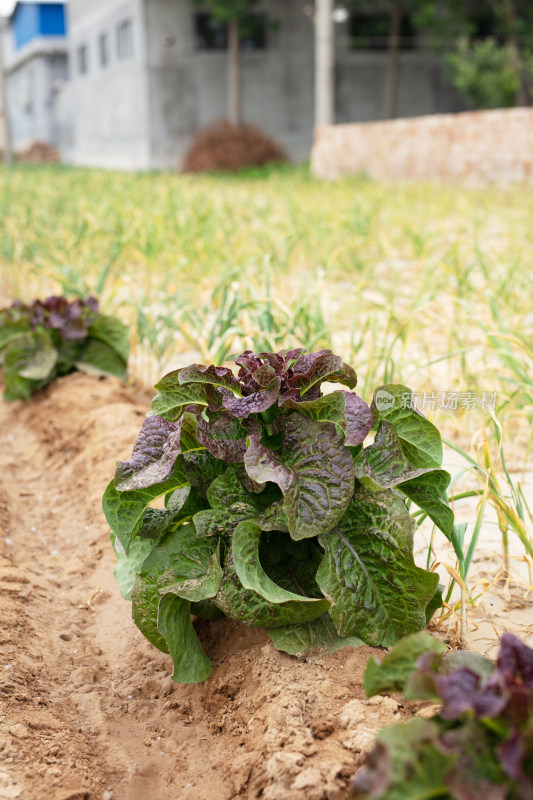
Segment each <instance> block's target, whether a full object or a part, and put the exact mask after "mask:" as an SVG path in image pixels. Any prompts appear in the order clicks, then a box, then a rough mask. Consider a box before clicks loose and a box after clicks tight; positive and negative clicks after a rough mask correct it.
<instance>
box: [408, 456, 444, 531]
mask: <svg viewBox="0 0 533 800" xmlns="http://www.w3.org/2000/svg"><path fill="white" fill-rule="evenodd" d="M450 480H451V476H450V473H449V472H445V470H443V469H438V470H433V471H432V472H426V473H425V474H424V475H420V476H419V477H418V478H413V479H412V480H409V481H404V482H402V483H399V484H398V487H397V488H398V489H399V490H400V492H403V493H404V494H405V495H407V497H408V498H409V499H410V500H412V501H413V503H416V505H417V506H418V507H419V508H421V509H422V510H423V511H425V512H426V514H427V515H428V516H429V518H430V519H432V520H433V522H434V523H435V525H436V526H437V527H438V528H439V529H440V530H441V531H442V532H443V534H444V535H445V536H446V537H447V538H448V539H449V538H450V536H451V533H452V531H453V523H454V516H453V511H452V509H451V508H450V506H449V505H448V502H447V500H446V489H447V488H448V486H449V483H450Z"/></svg>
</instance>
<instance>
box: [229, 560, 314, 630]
mask: <svg viewBox="0 0 533 800" xmlns="http://www.w3.org/2000/svg"><path fill="white" fill-rule="evenodd" d="M214 602H215V604H216V605H217V606H218V607H219V608H220V609H221V611H223V612H224V614H226V616H228V617H230V618H231V619H235V620H238V621H239V622H244V623H246V624H247V625H252V626H253V627H255V628H275V627H279V626H280V625H290V624H293V623H298V622H309V621H310V620H312V619H317V618H318V617H321V616H322V614H324V613H325V612H326V611H327V610H328V607H329V603H328V601H327V600H320V601H318V602H316V603H309V602H302V601H300V600H297V601H291V602H288V603H269V602H267V601H266V600H265V599H264V598H263V597H261V595H259V594H257V592H254V591H252V590H250V589H245V588H244V587H243V585H242V583H241V581H240V580H239V576H238V575H237V572H236V570H235V565H234V562H233V553H232V552H231V550H230V552H229V553H228V555H227V557H226V562H225V565H224V577H223V579H222V583H221V585H220V589H219V590H218V594H217V596H216V598H215V599H214Z"/></svg>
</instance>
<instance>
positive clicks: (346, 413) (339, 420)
mask: <svg viewBox="0 0 533 800" xmlns="http://www.w3.org/2000/svg"><path fill="white" fill-rule="evenodd" d="M299 392H300V390H299V389H292V390H291V391H289V392H285V394H284V395H282V397H280V399H279V401H278V405H279V406H281V407H282V408H292V409H294V410H295V411H298V413H299V414H303V415H304V416H306V417H309V418H310V419H316V420H317V421H319V422H332V423H333V424H335V425H337V426H338V427H339V428H340V429H341V430H342V432H343V433H344V436H345V439H344V444H345V445H351V446H352V447H356V446H357V445H358V444H361V442H363V441H364V440H365V439H366V437H367V435H368V432H369V431H370V429H371V427H372V424H373V422H372V412H371V411H370V408H369V406H368V405H367V404H366V403H365V401H364V400H363V399H362V398H361V397H359V396H358V395H356V394H353V393H352V392H345V391H337V392H332V393H331V394H326V395H324V396H323V397H319V398H317V399H316V400H309V396H308V395H304V397H303V398H300V397H299Z"/></svg>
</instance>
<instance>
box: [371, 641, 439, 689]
mask: <svg viewBox="0 0 533 800" xmlns="http://www.w3.org/2000/svg"><path fill="white" fill-rule="evenodd" d="M428 652H430V653H437V655H442V654H443V653H445V652H446V645H445V644H442V642H439V641H437V640H436V639H434V638H433V636H430V635H429V633H426V632H425V631H420V632H419V633H413V634H411V635H410V636H406V637H405V638H404V639H401V641H399V642H398V644H396V645H395V646H394V647H393V649H392V650H391V651H390V653H388V654H387V655H386V656H385V658H383V659H382V660H381V661H379V660H378V659H377V658H376V656H372V657H371V658H369V660H368V663H367V665H366V670H365V676H364V687H365V692H366V695H367V697H373V696H374V695H376V694H382V693H383V692H403V690H404V688H405V682H406V680H407V678H408V677H409V676H410V675H411V673H412V672H414V670H415V669H416V662H417V660H418V658H419V657H420V656H421V655H422V654H423V653H428Z"/></svg>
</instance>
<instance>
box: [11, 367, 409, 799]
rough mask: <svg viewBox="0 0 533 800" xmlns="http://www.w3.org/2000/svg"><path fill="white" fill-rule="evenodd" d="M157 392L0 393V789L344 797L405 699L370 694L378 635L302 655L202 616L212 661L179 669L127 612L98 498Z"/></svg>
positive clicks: (74, 387)
mask: <svg viewBox="0 0 533 800" xmlns="http://www.w3.org/2000/svg"><path fill="white" fill-rule="evenodd" d="M147 409H148V401H147V398H146V397H140V396H138V395H136V394H135V393H134V392H133V391H132V390H130V389H128V388H126V387H124V385H122V384H121V383H120V382H119V381H116V380H114V379H105V380H99V379H97V378H94V377H89V376H86V375H82V374H79V373H78V374H74V375H71V376H68V377H67V378H63V379H61V380H60V381H58V382H57V383H56V384H54V385H53V386H51V387H49V389H47V390H46V391H45V392H43V393H42V394H40V395H39V397H37V398H36V399H35V401H32V403H27V404H25V403H9V404H8V403H2V404H0V421H1V425H0V431H1V438H2V448H1V451H0V452H1V456H0V458H1V460H2V463H1V464H0V474H1V475H2V483H1V486H0V526H1V527H0V606H1V624H2V636H1V638H0V699H1V703H2V704H1V707H0V759H1V760H2V766H1V767H0V797H2V798H3V797H6V798H11V797H13V798H19V800H26V798H28V800H29V799H30V798H31V800H41V798H42V800H81V798H85V799H86V800H96V798H98V799H99V800H111V798H115V800H145V799H146V798H147V797H150V798H154V800H166V799H167V798H168V799H169V800H170V798H173V799H174V798H180V800H193V798H194V800H198V799H200V800H230V798H263V800H342V798H344V797H346V794H347V787H348V782H349V779H350V776H351V775H352V774H353V772H354V770H355V768H356V766H357V764H358V762H359V760H360V757H361V753H362V752H364V751H365V750H366V749H368V747H369V746H370V744H371V742H372V739H373V736H374V734H375V731H376V730H377V729H378V728H379V727H380V726H381V725H383V724H387V723H391V722H393V721H395V720H396V719H399V718H404V717H406V716H407V715H408V714H412V711H413V707H412V706H411V707H410V708H402V707H401V706H399V704H398V703H397V702H396V701H395V700H393V699H391V698H377V699H375V700H373V701H370V702H368V701H365V700H363V697H364V695H363V691H362V686H361V680H362V672H363V669H364V665H365V664H366V660H367V658H368V656H369V655H370V653H371V652H372V651H371V649H370V648H368V647H363V648H360V649H358V650H351V649H348V648H346V649H344V650H341V651H339V652H338V653H336V654H335V655H333V656H330V657H328V658H325V659H323V660H321V661H317V662H307V661H298V660H296V659H294V658H292V657H290V656H288V655H285V654H283V653H278V652H277V651H276V650H275V649H274V648H273V646H272V644H271V643H270V640H269V639H268V636H267V635H266V632H265V631H262V630H254V629H250V628H246V627H245V626H241V625H238V624H236V623H233V622H231V621H230V620H226V619H224V620H219V621H216V622H201V623H199V627H198V634H199V637H200V639H201V641H202V643H203V645H204V647H205V648H206V650H207V652H208V654H209V655H210V657H211V658H212V660H213V662H214V665H215V669H214V671H213V674H212V677H211V678H210V680H209V681H208V682H206V683H205V684H201V685H199V686H180V685H177V684H174V683H173V682H172V681H171V679H170V673H171V663H170V658H169V657H168V656H165V655H164V654H162V653H160V652H159V651H157V650H155V649H154V648H153V647H152V646H151V645H150V644H149V643H148V642H146V641H145V640H144V639H143V637H142V636H141V634H140V633H139V632H138V631H137V629H136V628H135V626H134V625H133V623H132V622H131V619H130V612H129V609H128V606H127V604H126V603H125V601H123V600H122V598H121V597H120V595H119V593H118V590H117V588H116V586H115V582H114V578H113V566H114V555H113V552H112V548H111V545H110V542H109V535H108V534H109V530H108V527H107V525H106V523H105V519H104V517H103V515H102V512H101V506H100V501H101V495H102V493H103V490H104V488H105V486H106V484H107V483H108V481H109V480H110V478H111V476H112V474H113V470H114V464H115V462H116V460H117V459H124V458H127V457H128V456H129V454H130V452H131V447H132V445H133V442H134V440H135V438H136V434H137V432H138V429H139V427H140V423H141V421H142V418H143V416H144V414H145V413H146V410H147Z"/></svg>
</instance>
